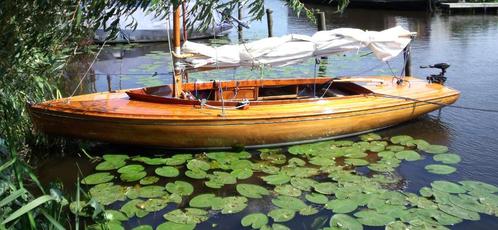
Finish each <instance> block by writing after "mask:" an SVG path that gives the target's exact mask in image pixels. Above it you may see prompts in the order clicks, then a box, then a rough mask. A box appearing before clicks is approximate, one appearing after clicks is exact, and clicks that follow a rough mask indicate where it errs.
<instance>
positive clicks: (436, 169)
mask: <svg viewBox="0 0 498 230" xmlns="http://www.w3.org/2000/svg"><path fill="white" fill-rule="evenodd" d="M425 169H426V170H427V171H428V172H430V173H434V174H442V175H445V174H451V173H454V172H455V171H456V168H455V167H452V166H449V165H439V164H431V165H427V166H425Z"/></svg>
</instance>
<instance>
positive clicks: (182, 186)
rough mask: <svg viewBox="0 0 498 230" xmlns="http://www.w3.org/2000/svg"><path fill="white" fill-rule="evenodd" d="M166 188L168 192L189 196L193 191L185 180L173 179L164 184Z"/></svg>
mask: <svg viewBox="0 0 498 230" xmlns="http://www.w3.org/2000/svg"><path fill="white" fill-rule="evenodd" d="M166 190H168V192H170V193H175V194H178V195H180V196H189V195H190V194H192V193H193V192H194V187H193V186H192V185H191V184H190V183H188V182H185V181H175V182H174V183H172V182H170V183H168V184H166Z"/></svg>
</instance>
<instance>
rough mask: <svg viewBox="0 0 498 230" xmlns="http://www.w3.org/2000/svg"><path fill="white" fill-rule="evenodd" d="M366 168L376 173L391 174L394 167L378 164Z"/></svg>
mask: <svg viewBox="0 0 498 230" xmlns="http://www.w3.org/2000/svg"><path fill="white" fill-rule="evenodd" d="M368 168H369V169H370V170H372V171H376V172H393V171H394V167H393V166H391V165H388V164H379V163H376V164H370V165H368Z"/></svg>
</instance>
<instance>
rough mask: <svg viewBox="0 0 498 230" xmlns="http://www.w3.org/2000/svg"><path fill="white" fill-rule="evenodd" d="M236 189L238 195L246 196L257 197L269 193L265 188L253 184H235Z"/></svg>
mask: <svg viewBox="0 0 498 230" xmlns="http://www.w3.org/2000/svg"><path fill="white" fill-rule="evenodd" d="M236 189H237V192H239V193H240V195H242V196H245V197H248V198H256V199H259V198H262V196H266V195H270V192H269V191H268V190H267V189H266V188H264V187H261V186H259V185H255V184H237V186H236Z"/></svg>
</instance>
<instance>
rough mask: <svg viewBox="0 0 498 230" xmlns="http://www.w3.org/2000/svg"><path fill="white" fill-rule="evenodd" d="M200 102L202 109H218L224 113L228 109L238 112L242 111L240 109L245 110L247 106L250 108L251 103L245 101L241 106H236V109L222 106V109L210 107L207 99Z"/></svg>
mask: <svg viewBox="0 0 498 230" xmlns="http://www.w3.org/2000/svg"><path fill="white" fill-rule="evenodd" d="M199 102H200V103H201V108H203V107H206V108H210V109H218V110H222V111H224V110H226V109H228V110H236V109H240V108H243V107H245V106H248V105H249V104H250V101H248V100H243V101H242V102H241V104H240V105H238V106H234V107H225V106H222V107H220V106H214V105H208V104H207V100H206V99H203V100H199Z"/></svg>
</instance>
